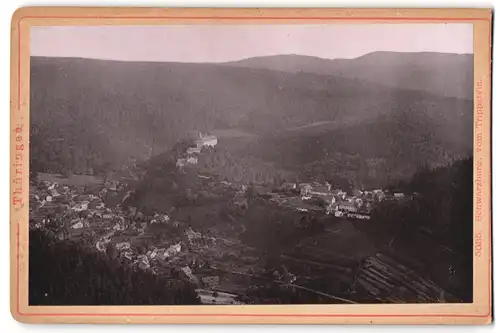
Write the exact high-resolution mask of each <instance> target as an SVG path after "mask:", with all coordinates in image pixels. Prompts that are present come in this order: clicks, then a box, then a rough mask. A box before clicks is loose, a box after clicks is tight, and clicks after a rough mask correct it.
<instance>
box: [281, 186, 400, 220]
mask: <svg viewBox="0 0 500 333" xmlns="http://www.w3.org/2000/svg"><path fill="white" fill-rule="evenodd" d="M281 188H282V189H283V190H292V191H295V193H300V197H301V200H302V201H303V202H308V201H310V200H314V199H316V200H318V199H319V200H320V202H322V203H323V205H324V207H325V212H326V214H333V215H335V216H336V217H348V218H354V219H365V220H368V219H370V212H371V210H372V209H373V207H374V205H375V204H376V203H377V202H381V201H384V200H404V199H405V195H404V194H403V193H390V192H389V191H384V190H382V189H375V190H358V189H354V190H352V193H349V194H348V193H347V192H346V191H343V190H341V189H332V186H331V184H329V183H328V182H325V183H318V182H312V183H300V184H297V183H284V184H283V185H282V187H281ZM297 209H298V210H300V211H306V210H307V209H305V208H302V207H298V208H297Z"/></svg>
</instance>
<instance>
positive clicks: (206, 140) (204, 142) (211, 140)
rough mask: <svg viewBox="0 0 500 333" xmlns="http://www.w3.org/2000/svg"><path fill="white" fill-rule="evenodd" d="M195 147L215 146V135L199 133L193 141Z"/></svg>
mask: <svg viewBox="0 0 500 333" xmlns="http://www.w3.org/2000/svg"><path fill="white" fill-rule="evenodd" d="M195 143H196V147H197V148H202V147H206V146H210V147H215V146H216V145H217V137H216V136H215V135H206V136H205V135H202V134H201V133H199V138H198V139H197V140H196V141H195Z"/></svg>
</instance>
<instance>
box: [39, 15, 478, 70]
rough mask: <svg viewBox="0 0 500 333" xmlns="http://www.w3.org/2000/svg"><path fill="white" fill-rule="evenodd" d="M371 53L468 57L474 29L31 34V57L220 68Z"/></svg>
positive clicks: (213, 28) (157, 29)
mask: <svg viewBox="0 0 500 333" xmlns="http://www.w3.org/2000/svg"><path fill="white" fill-rule="evenodd" d="M373 51H397V52H422V51H430V52H446V53H473V25H472V24H467V23H428V24H356V25H354V24H330V25H302V24H301V25H182V26H181V25H177V26H172V25H170V26H60V27H32V28H31V55H33V56H51V57H81V58H97V59H112V60H125V61H174V62H224V61H232V60H239V59H244V58H250V57H255V56H266V55H276V54H300V55H310V56H317V57H321V58H327V59H335V58H356V57H359V56H361V55H364V54H367V53H370V52H373Z"/></svg>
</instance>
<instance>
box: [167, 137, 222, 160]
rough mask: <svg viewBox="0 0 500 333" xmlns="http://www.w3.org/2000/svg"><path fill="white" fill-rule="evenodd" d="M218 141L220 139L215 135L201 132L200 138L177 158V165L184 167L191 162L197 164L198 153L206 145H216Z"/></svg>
mask: <svg viewBox="0 0 500 333" xmlns="http://www.w3.org/2000/svg"><path fill="white" fill-rule="evenodd" d="M217 142H218V140H217V137H216V136H215V135H205V134H202V133H201V132H199V133H198V138H197V139H196V140H194V142H193V144H192V145H191V146H190V147H188V148H187V149H186V151H185V152H184V154H182V156H181V157H179V158H178V159H177V162H176V166H177V167H178V168H183V167H185V166H186V165H189V164H197V163H198V155H199V154H200V153H201V150H202V149H203V148H204V147H215V146H216V145H217Z"/></svg>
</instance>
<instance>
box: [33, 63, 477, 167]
mask: <svg viewBox="0 0 500 333" xmlns="http://www.w3.org/2000/svg"><path fill="white" fill-rule="evenodd" d="M381 56H382V55H381ZM388 56H389V57H391V55H388ZM426 57H427V56H426ZM353 61H355V60H353ZM384 64H386V65H387V66H388V64H389V62H384ZM431 68H432V67H431ZM457 84H459V85H461V84H462V83H461V82H456V81H454V80H451V81H450V82H449V83H448V85H447V86H454V85H457ZM30 85H31V87H30V91H31V101H30V117H31V124H32V128H31V152H32V153H31V154H30V157H31V166H32V169H33V170H35V171H43V172H55V173H64V172H67V171H72V172H83V173H88V172H94V173H102V172H105V171H107V170H109V169H112V168H116V167H119V166H122V165H123V164H126V163H128V161H129V160H130V159H131V158H135V159H139V160H146V159H148V158H150V157H151V156H152V155H156V154H159V153H161V152H165V151H170V149H171V148H172V147H173V146H174V145H175V144H176V143H177V142H178V141H179V140H181V139H182V138H184V137H185V136H186V135H187V133H189V132H190V131H192V130H196V131H203V132H210V131H212V130H215V129H227V128H234V129H242V130H245V131H247V132H250V133H252V134H255V135H256V137H260V138H262V141H261V142H263V144H259V145H257V146H254V147H257V148H256V150H257V152H256V153H257V154H256V156H255V157H256V158H257V159H263V158H262V157H263V156H267V155H268V153H267V152H266V150H269V151H271V152H272V154H275V153H279V154H278V155H284V156H278V158H277V159H273V160H268V162H271V163H277V164H276V165H275V166H276V167H277V168H279V169H282V168H284V167H286V166H288V165H289V164H290V163H292V164H293V165H294V167H295V166H296V164H297V163H298V164H299V165H300V166H301V167H302V165H306V164H308V163H309V162H311V161H310V160H311V159H312V160H318V156H322V157H324V152H325V151H324V147H322V144H321V141H322V140H323V141H325V140H326V141H328V142H329V143H328V145H329V146H330V147H329V148H328V149H327V152H328V154H331V153H332V151H335V152H337V151H340V152H343V151H345V150H348V151H349V154H354V155H359V156H360V157H361V159H362V160H366V159H367V158H371V156H370V157H367V156H365V154H366V152H369V153H370V155H377V154H374V153H372V152H382V153H383V154H391V156H393V157H394V159H395V162H394V163H396V164H398V163H400V162H406V156H401V157H399V156H398V155H394V154H393V152H394V151H395V150H396V149H399V148H400V147H399V146H401V147H402V148H403V149H406V147H407V144H406V143H404V142H403V141H401V143H398V142H399V141H400V139H401V135H403V136H405V135H406V134H407V133H411V131H413V130H414V131H415V132H416V133H417V134H416V135H412V137H413V138H411V139H408V140H406V141H409V142H408V143H409V144H410V143H411V144H413V143H414V142H415V140H420V141H421V142H422V143H421V144H420V147H428V148H425V149H428V150H430V152H429V154H427V153H423V154H420V153H415V154H416V155H415V157H414V159H413V160H417V161H418V162H425V161H427V160H431V161H434V160H435V159H436V154H437V155H439V154H441V153H443V154H448V155H455V154H456V153H457V151H458V152H459V153H462V152H463V151H464V149H465V150H467V149H468V147H465V148H464V146H463V142H466V144H467V145H469V146H470V145H471V141H470V140H469V135H470V133H471V125H470V124H471V123H470V119H471V117H472V112H471V108H472V103H471V102H470V101H468V100H465V99H457V98H448V97H440V96H437V95H432V94H429V93H427V92H422V91H416V90H402V89H399V88H395V87H386V86H383V85H379V84H376V83H370V82H368V81H363V80H358V79H351V78H343V77H338V76H330V75H323V74H317V73H305V72H300V73H287V72H283V71H275V70H269V69H261V68H237V67H235V66H233V65H232V64H182V63H141V62H133V63H128V62H118V61H100V60H89V59H77V58H39V57H32V59H31V82H30ZM413 113H415V114H422V118H425V121H421V120H419V119H413V118H412V117H408V116H407V115H408V114H413ZM384 117H385V118H384ZM387 117H388V118H387ZM386 118H387V120H385V119H386ZM394 119H396V120H394ZM321 122H326V123H327V124H333V125H334V126H335V128H336V129H339V131H337V130H335V131H333V132H331V133H324V134H321V135H323V137H322V138H321V137H319V138H318V137H316V134H317V133H316V134H314V132H313V134H310V132H308V131H302V130H300V131H291V132H294V133H295V134H294V136H292V137H291V138H289V137H288V136H289V133H288V132H289V131H286V130H289V129H292V128H297V127H301V126H310V125H311V124H315V123H321ZM391 122H392V124H391ZM394 122H396V123H394ZM379 123H382V125H379ZM385 123H388V124H387V125H385ZM313 127H314V126H313ZM450 129H453V130H450ZM422 132H424V133H423V134H422ZM281 133H285V135H284V136H281ZM275 134H278V136H277V139H275V138H273V137H272V136H274V135H275ZM270 135H271V138H270ZM332 137H333V138H335V139H334V140H331V138H332ZM269 138H270V139H269ZM457 138H458V140H457ZM281 140H284V141H286V142H285V143H287V142H293V145H291V146H289V147H288V148H287V146H286V144H285V145H283V144H281V143H280V141H281ZM318 140H319V142H320V144H319V145H316V146H314V145H313V146H312V143H313V142H318ZM368 143H369V144H368ZM398 145H399V146H398ZM353 146H354V147H353ZM261 148H265V149H264V150H263V151H261ZM353 148H354V149H353ZM304 149H307V152H308V154H304V153H303V151H304ZM419 149H420V148H419ZM297 156H311V158H308V161H302V160H301V158H302V157H301V158H299V160H298V161H297ZM375 158H380V156H376V157H375ZM264 159H265V158H264ZM413 160H412V161H413ZM389 164H390V163H389Z"/></svg>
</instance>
